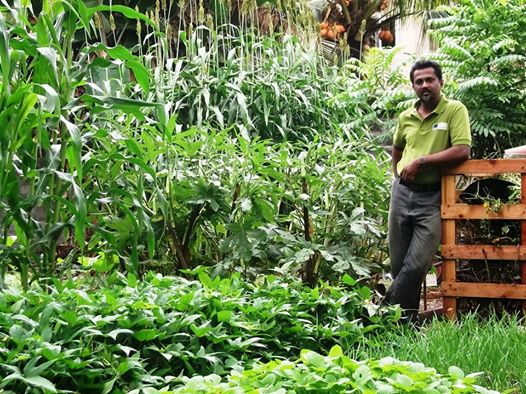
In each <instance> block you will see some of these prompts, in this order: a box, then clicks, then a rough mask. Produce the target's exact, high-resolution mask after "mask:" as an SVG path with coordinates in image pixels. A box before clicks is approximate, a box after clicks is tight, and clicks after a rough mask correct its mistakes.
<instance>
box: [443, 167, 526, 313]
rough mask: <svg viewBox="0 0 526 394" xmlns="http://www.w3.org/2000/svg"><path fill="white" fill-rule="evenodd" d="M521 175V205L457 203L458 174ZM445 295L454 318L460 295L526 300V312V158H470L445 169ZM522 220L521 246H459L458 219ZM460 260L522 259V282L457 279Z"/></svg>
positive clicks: (447, 309) (446, 306)
mask: <svg viewBox="0 0 526 394" xmlns="http://www.w3.org/2000/svg"><path fill="white" fill-rule="evenodd" d="M511 173H519V174H521V198H520V203H519V204H514V205H512V204H504V205H503V206H502V207H500V209H499V210H498V211H492V210H488V209H487V208H486V207H484V206H483V205H482V204H478V205H470V204H464V203H462V202H457V198H456V190H455V189H456V184H455V176H456V175H472V176H482V177H485V176H494V175H498V174H511ZM441 216H442V223H443V225H442V258H443V262H444V263H443V270H442V277H443V280H442V286H441V290H442V294H443V299H444V314H445V315H446V316H447V317H449V318H451V319H453V318H455V317H456V312H457V303H456V300H457V297H473V298H493V299H498V298H500V299H516V300H521V301H522V307H523V310H524V312H525V314H526V160H524V159H516V160H513V159H509V160H468V161H465V162H463V163H461V164H459V165H457V166H455V167H451V168H448V169H445V170H444V172H443V174H442V207H441ZM462 219H478V220H520V221H521V226H520V228H521V234H520V236H521V237H520V242H519V244H517V245H493V244H490V245H457V244H456V227H455V226H456V221H457V220H462ZM458 259H468V260H503V261H519V262H520V264H521V279H522V283H521V284H517V283H465V282H457V281H456V267H455V263H456V261H457V260H458Z"/></svg>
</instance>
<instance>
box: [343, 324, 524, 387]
mask: <svg viewBox="0 0 526 394" xmlns="http://www.w3.org/2000/svg"><path fill="white" fill-rule="evenodd" d="M351 354H352V356H353V357H356V358H379V357H385V356H393V357H396V358H399V359H401V360H411V361H419V362H422V363H424V364H425V365H427V366H429V367H433V368H436V369H437V370H438V372H440V373H446V372H447V371H448V368H449V367H450V366H451V365H455V366H457V367H459V368H460V369H462V370H463V371H465V372H466V373H472V372H483V376H482V378H481V383H482V384H483V385H485V386H487V387H491V388H493V389H496V390H500V391H504V390H508V389H510V390H511V391H509V392H512V393H526V368H525V367H524V357H525V355H526V328H525V327H524V321H523V320H522V319H520V318H518V317H517V316H509V315H507V316H504V317H500V318H499V317H496V316H495V315H493V316H492V317H490V318H489V319H487V320H484V321H482V320H480V319H479V318H478V317H477V315H476V314H468V315H465V316H462V317H461V318H460V319H459V320H458V321H456V322H452V321H444V320H433V321H432V322H431V323H430V324H429V325H426V326H424V327H423V328H422V329H421V330H420V331H415V330H414V329H412V328H407V327H403V328H401V329H400V330H398V331H395V332H391V333H389V334H388V335H387V336H382V338H380V339H379V340H377V341H373V342H368V343H362V345H361V346H359V347H358V348H356V349H354V350H352V351H351Z"/></svg>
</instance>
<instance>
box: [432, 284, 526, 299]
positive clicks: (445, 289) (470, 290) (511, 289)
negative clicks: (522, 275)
mask: <svg viewBox="0 0 526 394" xmlns="http://www.w3.org/2000/svg"><path fill="white" fill-rule="evenodd" d="M442 293H444V295H445V296H446V295H447V296H452V297H474V298H506V299H516V300H526V285H522V284H502V283H466V282H442Z"/></svg>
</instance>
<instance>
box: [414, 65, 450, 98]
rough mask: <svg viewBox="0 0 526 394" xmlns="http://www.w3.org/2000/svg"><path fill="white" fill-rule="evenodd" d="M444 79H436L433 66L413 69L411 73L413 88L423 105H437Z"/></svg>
mask: <svg viewBox="0 0 526 394" xmlns="http://www.w3.org/2000/svg"><path fill="white" fill-rule="evenodd" d="M443 85H444V81H443V80H440V79H438V77H437V75H436V74H435V70H434V69H433V67H428V68H423V69H421V70H415V72H414V73H413V90H414V91H415V93H416V95H417V97H418V98H419V99H420V102H422V103H423V104H425V105H430V106H433V105H437V104H438V102H439V100H440V91H441V90H442V86H443Z"/></svg>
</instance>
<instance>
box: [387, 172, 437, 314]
mask: <svg viewBox="0 0 526 394" xmlns="http://www.w3.org/2000/svg"><path fill="white" fill-rule="evenodd" d="M388 230H389V257H390V260H391V274H392V276H393V279H394V281H393V283H392V284H391V287H390V288H389V290H388V291H387V294H386V297H385V302H386V303H388V304H400V306H401V307H402V308H403V309H404V310H405V311H406V313H407V315H408V317H410V318H411V319H414V318H416V316H417V313H418V307H419V304H420V292H421V289H422V282H423V281H424V279H425V276H426V274H427V271H428V270H429V268H430V266H431V263H432V261H433V256H434V255H435V253H436V251H437V249H438V245H439V243H440V238H441V234H442V223H441V219H440V191H431V192H415V191H411V190H410V189H409V188H407V187H406V186H404V185H402V184H400V182H399V180H398V179H396V180H394V181H393V186H392V193H391V203H390V207H389V229H388Z"/></svg>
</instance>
